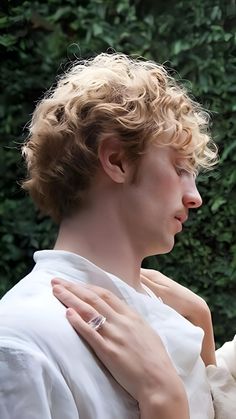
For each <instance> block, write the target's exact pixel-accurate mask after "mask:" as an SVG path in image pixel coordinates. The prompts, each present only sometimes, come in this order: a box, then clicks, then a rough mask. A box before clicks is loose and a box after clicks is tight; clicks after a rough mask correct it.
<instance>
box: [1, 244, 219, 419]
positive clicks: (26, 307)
mask: <svg viewBox="0 0 236 419" xmlns="http://www.w3.org/2000/svg"><path fill="white" fill-rule="evenodd" d="M34 259H35V261H36V265H35V267H34V269H33V271H32V272H31V273H30V274H29V275H28V276H26V277H25V278H24V279H23V280H21V281H20V282H19V283H18V284H17V285H16V286H15V287H14V288H12V289H11V290H10V291H9V292H8V293H7V294H6V295H5V296H4V297H3V299H2V300H1V303H0V418H1V419H78V418H79V419H138V418H139V410H138V404H137V402H136V401H135V400H134V399H133V398H132V397H131V396H130V395H129V394H128V393H127V392H126V391H125V390H124V389H123V388H122V387H121V386H120V385H119V384H118V383H117V382H116V381H115V380H114V379H113V377H112V376H111V375H110V373H109V372H108V371H107V370H106V368H105V367H104V366H103V365H102V363H101V362H100V361H99V360H98V359H97V358H96V356H95V355H94V354H93V352H92V350H91V349H90V348H89V347H88V346H87V344H86V343H85V342H84V341H83V340H82V339H81V338H80V337H79V336H78V335H77V334H76V332H75V331H74V330H73V328H72V327H71V325H70V324H69V322H68V321H67V319H66V317H65V307H64V306H63V305H62V304H61V303H60V302H59V301H58V300H57V299H56V298H55V297H54V296H53V294H52V289H51V279H52V278H53V277H61V278H64V279H66V280H70V281H72V282H78V281H81V282H84V283H93V284H96V285H99V286H103V287H104V288H107V289H109V290H110V291H112V292H113V293H115V294H116V295H117V296H118V297H120V298H122V299H123V300H124V301H126V302H127V303H128V304H129V305H130V306H132V307H133V308H134V309H136V310H137V311H138V312H139V313H140V314H141V315H142V316H143V317H144V318H145V319H146V320H147V321H148V323H149V324H150V325H151V326H152V327H153V328H154V329H155V330H156V331H157V333H158V334H159V336H160V337H161V339H162V341H163V343H164V345H165V347H166V349H167V351H168V353H169V355H170V357H171V359H172V361H173V364H174V365H175V367H176V370H177V372H178V374H179V375H180V377H181V378H182V380H183V383H184V386H185V389H186V392H187V396H188V401H189V406H190V412H191V419H213V418H214V413H213V406H212V400H211V395H210V390H209V385H208V382H207V378H206V371H205V367H204V364H203V362H202V360H201V358H200V352H201V345H202V339H203V331H202V330H201V329H200V328H197V327H195V326H193V325H192V324H191V323H189V322H188V321H187V320H185V319H184V318H183V317H182V316H181V315H179V314H178V313H177V312H176V311H175V310H173V309H172V308H170V307H169V306H167V305H165V304H164V303H163V302H162V301H160V300H159V299H158V298H156V297H155V296H151V297H150V296H149V295H145V294H141V293H138V292H137V291H135V290H134V289H133V288H132V287H130V286H129V285H127V284H126V283H125V282H123V281H122V280H121V279H119V278H117V277H115V276H114V275H112V274H109V273H107V272H105V271H103V270H102V269H100V268H98V267H97V266H95V265H94V264H92V263H91V262H89V261H88V260H86V259H84V258H82V257H80V256H78V255H75V254H72V253H70V252H64V251H55V250H43V251H40V252H36V253H35V255H34ZM153 350H154V351H155V348H153ZM157 356H158V353H157ZM147 362H148V353H147Z"/></svg>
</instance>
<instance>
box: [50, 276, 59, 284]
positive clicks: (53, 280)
mask: <svg viewBox="0 0 236 419" xmlns="http://www.w3.org/2000/svg"><path fill="white" fill-rule="evenodd" d="M51 284H52V285H60V284H61V281H60V279H58V278H53V279H52V280H51Z"/></svg>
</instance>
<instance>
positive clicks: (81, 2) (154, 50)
mask: <svg viewBox="0 0 236 419" xmlns="http://www.w3.org/2000/svg"><path fill="white" fill-rule="evenodd" d="M235 13H236V7H235V0H233V1H232V0H228V1H226V0H224V1H223V0H214V1H212V0H194V1H191V2H190V1H189V0H182V1H178V0H176V1H171V0H164V1H163V0H145V1H144V0H133V1H132V0H39V1H35V0H32V1H14V0H12V1H11V0H9V1H4V0H1V4H0V62H1V71H0V86H1V87H0V120H1V123H0V173H1V176H0V252H1V253H0V256H1V257H0V296H2V295H3V294H4V293H5V292H6V291H7V290H8V289H9V288H10V287H12V286H13V285H14V284H15V283H16V282H17V281H18V280H19V279H20V278H22V277H23V276H24V275H26V274H27V273H28V272H29V271H30V270H31V268H32V266H33V261H32V254H33V252H34V251H35V250H38V249H43V248H50V247H51V246H52V245H53V242H54V239H55V234H56V231H57V227H56V226H55V225H53V224H52V222H51V221H50V220H49V219H48V218H45V217H42V216H41V215H40V214H39V213H38V212H37V211H36V210H35V208H34V206H33V204H32V203H31V201H30V199H29V198H28V197H27V196H26V195H25V194H24V192H23V191H21V189H20V186H19V182H20V181H21V179H23V177H24V174H25V168H24V164H23V162H22V159H21V154H20V147H21V144H22V142H23V141H24V139H25V137H26V135H27V130H26V125H27V123H28V122H29V120H30V116H31V114H32V111H33V109H34V107H35V104H36V101H37V100H38V99H39V98H40V97H42V95H43V93H44V92H45V91H46V90H47V88H48V87H49V86H50V85H51V84H52V82H53V81H54V80H55V76H56V75H59V74H61V73H62V72H64V71H65V70H66V69H67V68H68V65H70V63H71V62H73V61H74V60H75V59H78V58H87V57H90V56H93V55H95V54H97V53H99V52H102V51H103V52H104V51H107V50H108V51H109V49H114V50H116V51H120V52H125V53H127V54H131V55H134V56H143V57H145V58H148V59H152V60H155V61H157V62H159V63H162V64H163V63H164V64H165V66H166V67H167V68H169V69H172V70H170V71H171V74H172V75H174V76H175V77H176V78H177V79H178V80H181V82H182V83H183V84H185V85H186V86H187V88H188V89H190V90H191V91H192V95H193V96H194V97H195V98H196V99H197V100H198V101H200V102H201V103H202V104H203V106H204V107H205V108H207V109H208V110H209V111H210V113H211V118H212V134H213V137H214V139H215V141H216V142H217V144H218V147H219V151H220V163H219V165H218V167H217V168H216V169H215V170H214V171H212V172H210V173H208V174H203V175H201V176H200V177H199V179H198V186H199V189H200V192H201V194H202V197H203V201H204V205H203V207H202V208H200V209H199V210H197V211H196V212H194V211H193V214H192V216H191V218H190V220H189V221H188V223H187V224H186V227H185V229H184V233H183V234H182V235H179V236H178V237H177V242H176V246H175V249H174V250H173V252H172V253H171V254H169V255H164V256H160V257H151V258H147V259H145V260H144V262H143V266H144V267H149V268H154V269H157V270H161V271H162V272H163V273H165V274H166V275H169V276H170V277H172V278H173V279H175V280H177V281H179V282H180V283H182V284H184V285H187V286H189V287H190V288H192V289H193V291H195V292H198V293H199V294H200V295H202V296H203V297H204V298H205V299H206V301H207V302H208V304H209V306H210V308H211V310H212V315H213V321H214V324H215V335H216V341H217V344H218V345H219V344H220V343H222V342H223V341H225V340H227V339H230V338H232V337H233V335H234V334H235V333H236V115H235V113H236V96H235V93H236V71H235V70H236V65H235V64H236V48H235V46H236V34H235V29H236V14H235Z"/></svg>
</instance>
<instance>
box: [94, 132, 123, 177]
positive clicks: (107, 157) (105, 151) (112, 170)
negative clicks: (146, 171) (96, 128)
mask: <svg viewBox="0 0 236 419" xmlns="http://www.w3.org/2000/svg"><path fill="white" fill-rule="evenodd" d="M98 157H99V160H100V163H101V166H102V168H103V170H104V172H105V173H106V174H107V175H108V176H109V177H110V178H111V179H112V180H113V181H114V182H116V183H124V182H125V181H126V179H128V177H129V175H130V170H131V163H130V162H129V161H128V159H127V157H126V156H125V153H124V150H123V146H122V143H121V141H120V140H119V139H117V138H115V137H113V136H107V137H105V138H103V139H102V140H101V143H100V145H99V149H98Z"/></svg>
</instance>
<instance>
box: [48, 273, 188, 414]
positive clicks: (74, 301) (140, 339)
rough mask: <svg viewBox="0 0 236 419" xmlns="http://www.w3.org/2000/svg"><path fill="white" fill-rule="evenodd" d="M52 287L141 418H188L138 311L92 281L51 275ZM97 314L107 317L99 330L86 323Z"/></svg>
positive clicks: (161, 350) (180, 390) (176, 383)
mask: <svg viewBox="0 0 236 419" xmlns="http://www.w3.org/2000/svg"><path fill="white" fill-rule="evenodd" d="M53 293H54V295H55V296H56V297H57V298H58V299H59V300H60V301H61V302H62V303H63V304H64V305H65V306H66V307H71V308H70V309H69V310H67V318H68V320H69V321H70V323H71V325H72V326H73V327H74V329H75V330H76V332H77V333H78V334H80V335H81V336H82V337H83V338H84V339H85V340H86V341H87V343H88V344H89V345H90V346H91V348H92V349H93V350H94V352H95V353H96V355H97V356H98V358H99V359H100V360H101V361H102V362H103V364H104V365H105V366H106V367H107V369H108V370H109V371H110V373H111V374H112V375H113V377H114V378H115V379H116V380H117V381H118V382H119V383H120V385H121V386H122V387H123V388H124V389H125V390H126V391H127V392H128V393H130V394H131V396H132V397H133V398H134V399H135V400H137V402H138V403H139V407H140V413H141V418H142V419H156V418H157V417H158V419H189V418H190V416H189V408H188V401H187V396H186V393H185V389H184V386H183V383H182V380H181V379H180V378H179V377H178V375H177V373H176V370H175V368H174V367H173V364H172V362H171V360H170V358H169V356H168V354H167V352H166V350H165V347H164V345H163V343H162V341H161V339H160V337H159V336H158V335H157V334H156V332H154V330H153V329H152V328H151V327H150V326H149V325H148V323H146V322H145V320H144V319H143V318H142V317H141V316H140V315H139V314H138V313H136V312H135V311H134V310H132V309H131V308H130V307H129V306H128V305H127V304H125V303H124V302H122V301H121V300H120V299H119V298H117V297H116V296H115V295H113V294H112V293H111V292H109V291H107V290H104V289H103V288H99V287H95V286H86V287H85V286H82V285H78V284H72V283H69V282H67V281H61V282H59V284H58V283H57V284H56V283H55V281H54V286H53ZM98 314H102V315H103V316H105V317H106V319H107V320H106V322H105V323H104V325H103V326H102V329H101V330H99V332H98V331H96V330H94V329H93V328H92V327H91V326H90V325H89V324H88V321H89V320H90V319H92V318H94V317H96V316H97V315H98ZM153 348H155V351H154V350H153Z"/></svg>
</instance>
